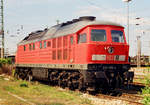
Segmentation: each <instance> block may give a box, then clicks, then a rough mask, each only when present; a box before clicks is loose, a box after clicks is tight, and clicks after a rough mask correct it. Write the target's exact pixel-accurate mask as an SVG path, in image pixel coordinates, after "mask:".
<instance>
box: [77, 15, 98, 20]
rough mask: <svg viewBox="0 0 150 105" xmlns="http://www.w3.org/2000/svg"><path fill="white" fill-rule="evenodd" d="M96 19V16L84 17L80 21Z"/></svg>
mask: <svg viewBox="0 0 150 105" xmlns="http://www.w3.org/2000/svg"><path fill="white" fill-rule="evenodd" d="M95 19H96V17H94V16H82V17H80V18H79V20H80V21H94V20H95Z"/></svg>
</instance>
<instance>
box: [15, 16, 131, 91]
mask: <svg viewBox="0 0 150 105" xmlns="http://www.w3.org/2000/svg"><path fill="white" fill-rule="evenodd" d="M128 57H129V45H128V44H127V42H126V38H125V33H124V27H123V26H121V25H119V24H116V23H112V22H105V21H97V20H96V19H95V17H93V16H84V17H80V18H79V19H73V20H72V21H68V22H66V23H62V24H58V25H55V26H53V27H51V28H49V29H45V30H39V31H36V32H32V33H31V34H29V35H28V36H27V37H25V38H24V39H23V40H22V41H21V42H20V43H19V44H18V49H17V53H16V72H15V76H16V77H19V78H22V79H30V80H31V79H33V78H36V79H40V80H48V81H49V82H50V83H51V84H54V85H59V86H61V87H69V88H70V89H80V90H98V89H100V88H115V87H118V86H121V85H124V83H125V81H126V80H127V74H128V70H129V68H130V63H129V61H128Z"/></svg>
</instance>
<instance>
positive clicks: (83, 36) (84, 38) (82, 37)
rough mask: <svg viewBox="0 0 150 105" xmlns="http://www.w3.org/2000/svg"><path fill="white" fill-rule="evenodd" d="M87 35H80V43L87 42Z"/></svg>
mask: <svg viewBox="0 0 150 105" xmlns="http://www.w3.org/2000/svg"><path fill="white" fill-rule="evenodd" d="M86 36H87V35H86V33H84V34H80V35H78V44H79V43H86V41H87V37H86Z"/></svg>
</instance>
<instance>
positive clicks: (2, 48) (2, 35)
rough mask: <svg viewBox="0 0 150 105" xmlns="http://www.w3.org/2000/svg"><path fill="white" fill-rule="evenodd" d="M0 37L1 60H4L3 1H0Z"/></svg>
mask: <svg viewBox="0 0 150 105" xmlns="http://www.w3.org/2000/svg"><path fill="white" fill-rule="evenodd" d="M0 9H1V10H0V11H1V13H0V26H1V27H0V35H1V42H2V43H1V44H2V45H1V58H4V6H3V0H1V5H0Z"/></svg>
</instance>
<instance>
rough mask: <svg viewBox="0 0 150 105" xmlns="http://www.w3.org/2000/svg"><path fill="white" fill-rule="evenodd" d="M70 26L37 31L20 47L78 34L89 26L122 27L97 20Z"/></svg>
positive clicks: (58, 26)
mask: <svg viewBox="0 0 150 105" xmlns="http://www.w3.org/2000/svg"><path fill="white" fill-rule="evenodd" d="M68 23H69V24H66V23H62V24H58V25H55V26H52V27H51V28H49V29H45V30H43V31H36V32H32V33H31V34H29V35H28V36H27V37H25V38H24V39H23V40H22V41H21V42H20V43H19V45H24V44H28V43H33V42H36V41H41V40H46V39H50V38H56V37H60V36H65V35H68V34H73V33H76V32H78V31H79V30H80V29H82V28H84V27H86V26H89V25H113V26H120V27H123V26H121V25H120V24H116V23H113V22H108V21H96V20H93V21H91V20H81V21H79V20H76V22H74V23H73V22H71V21H69V22H68Z"/></svg>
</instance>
